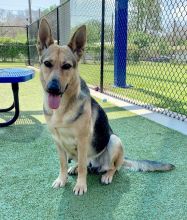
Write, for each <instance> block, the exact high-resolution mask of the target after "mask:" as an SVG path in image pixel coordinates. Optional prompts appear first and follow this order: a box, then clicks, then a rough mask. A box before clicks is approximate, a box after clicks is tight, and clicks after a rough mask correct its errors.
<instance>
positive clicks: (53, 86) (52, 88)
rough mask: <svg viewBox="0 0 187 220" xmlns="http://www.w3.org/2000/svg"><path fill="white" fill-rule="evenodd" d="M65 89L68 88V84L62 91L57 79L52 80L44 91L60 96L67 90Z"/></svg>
mask: <svg viewBox="0 0 187 220" xmlns="http://www.w3.org/2000/svg"><path fill="white" fill-rule="evenodd" d="M67 88H68V84H67V85H66V87H65V89H64V90H63V89H62V87H61V85H60V82H59V81H58V80H57V79H53V80H51V81H50V82H49V83H48V85H47V89H46V91H47V92H48V93H49V94H52V95H60V96H62V95H63V93H64V92H65V91H66V90H67Z"/></svg>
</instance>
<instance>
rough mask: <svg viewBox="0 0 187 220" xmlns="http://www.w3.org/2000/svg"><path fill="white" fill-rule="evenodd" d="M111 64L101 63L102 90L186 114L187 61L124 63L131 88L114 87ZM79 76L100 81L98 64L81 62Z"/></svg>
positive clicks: (92, 80)
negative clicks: (184, 62) (174, 62)
mask: <svg viewBox="0 0 187 220" xmlns="http://www.w3.org/2000/svg"><path fill="white" fill-rule="evenodd" d="M113 69H114V66H113V65H109V64H108V65H107V64H105V66H104V70H105V71H104V90H105V91H112V92H114V93H116V94H117V95H118V96H119V97H121V98H131V99H134V100H138V101H141V102H142V103H148V104H152V105H155V106H157V107H161V108H167V109H169V110H171V111H174V112H178V113H181V114H184V115H187V74H186V71H187V65H185V64H180V65H179V64H178V65H177V64H170V63H151V62H141V63H138V64H131V63H129V64H128V66H127V84H131V85H133V87H132V88H130V89H122V88H119V87H117V88H114V87H113V85H114V70H113ZM80 72H81V75H82V77H83V78H84V79H85V80H86V81H87V82H88V83H89V84H92V85H95V86H99V85H100V67H99V65H98V64H93V65H92V64H90V65H89V64H86V65H85V64H82V65H81V68H80Z"/></svg>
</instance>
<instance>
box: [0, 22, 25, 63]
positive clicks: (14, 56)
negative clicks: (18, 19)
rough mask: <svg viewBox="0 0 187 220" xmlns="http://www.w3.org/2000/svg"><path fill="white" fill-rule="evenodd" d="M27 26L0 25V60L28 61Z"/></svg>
mask: <svg viewBox="0 0 187 220" xmlns="http://www.w3.org/2000/svg"><path fill="white" fill-rule="evenodd" d="M27 48H28V47H27V28H26V27H23V26H2V25H1V26H0V62H24V63H27V61H28V50H27Z"/></svg>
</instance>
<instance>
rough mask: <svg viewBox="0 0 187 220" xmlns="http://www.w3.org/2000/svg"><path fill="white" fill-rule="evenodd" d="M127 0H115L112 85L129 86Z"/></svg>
mask: <svg viewBox="0 0 187 220" xmlns="http://www.w3.org/2000/svg"><path fill="white" fill-rule="evenodd" d="M127 29H128V0H115V34H114V35H115V36H114V39H115V48H114V86H116V87H121V88H129V87H130V86H129V85H127V83H126V65H127Z"/></svg>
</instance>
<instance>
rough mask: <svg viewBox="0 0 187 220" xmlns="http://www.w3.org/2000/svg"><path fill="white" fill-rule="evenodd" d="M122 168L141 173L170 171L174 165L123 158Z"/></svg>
mask: <svg viewBox="0 0 187 220" xmlns="http://www.w3.org/2000/svg"><path fill="white" fill-rule="evenodd" d="M123 166H124V168H125V169H128V170H133V171H142V172H154V171H170V170H173V169H174V168H175V166H174V165H172V164H168V163H162V162H157V161H151V160H131V159H129V158H127V157H125V159H124V162H123Z"/></svg>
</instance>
